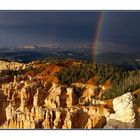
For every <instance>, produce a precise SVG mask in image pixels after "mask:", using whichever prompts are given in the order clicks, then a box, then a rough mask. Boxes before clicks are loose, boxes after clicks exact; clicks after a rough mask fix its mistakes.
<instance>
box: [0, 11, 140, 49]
mask: <svg viewBox="0 0 140 140" xmlns="http://www.w3.org/2000/svg"><path fill="white" fill-rule="evenodd" d="M102 12H103V11H0V47H14V46H15V47H16V46H19V45H27V44H46V43H59V42H65V43H69V42H70V43H82V42H83V43H85V42H89V43H92V42H93V40H94V38H95V36H96V34H97V32H98V30H99V29H98V28H101V29H100V33H99V35H100V37H99V40H98V43H99V44H100V48H101V49H102V48H103V50H105V49H108V50H111V49H112V50H113V49H114V48H115V49H114V50H116V47H117V48H118V50H120V51H121V50H124V51H125V50H130V51H132V50H133V51H137V50H140V11H137V12H130V11H127V12H126V11H125V12H124V11H104V17H103V21H102V23H101V26H100V27H98V21H99V17H100V16H101V13H102Z"/></svg>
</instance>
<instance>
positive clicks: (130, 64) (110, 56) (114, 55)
mask: <svg viewBox="0 0 140 140" xmlns="http://www.w3.org/2000/svg"><path fill="white" fill-rule="evenodd" d="M96 60H97V63H102V64H112V65H116V66H119V67H123V68H125V69H129V70H132V69H140V65H139V63H138V62H137V61H136V60H135V58H134V56H133V55H131V54H130V53H129V54H127V53H118V52H107V53H101V54H98V55H97V57H96Z"/></svg>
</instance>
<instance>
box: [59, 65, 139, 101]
mask: <svg viewBox="0 0 140 140" xmlns="http://www.w3.org/2000/svg"><path fill="white" fill-rule="evenodd" d="M56 76H57V77H58V79H59V80H60V81H61V83H62V84H66V85H71V84H72V83H74V82H82V83H85V82H87V81H88V80H89V79H90V78H91V77H94V76H98V77H99V81H98V84H101V85H103V84H104V83H105V81H107V80H110V81H111V85H112V86H111V88H110V89H109V90H108V91H106V92H105V93H104V94H103V96H102V99H110V98H114V97H116V96H119V95H122V94H124V93H126V92H133V91H135V90H137V89H139V88H140V70H134V71H125V70H123V69H121V68H117V67H113V66H112V65H103V64H100V65H99V64H96V65H93V64H91V63H86V62H85V63H81V64H79V65H73V66H70V67H66V68H63V69H61V71H60V72H58V73H57V75H56Z"/></svg>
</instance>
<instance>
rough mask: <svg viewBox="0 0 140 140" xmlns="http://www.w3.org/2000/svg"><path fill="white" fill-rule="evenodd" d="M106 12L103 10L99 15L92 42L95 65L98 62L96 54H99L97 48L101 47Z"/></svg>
mask: <svg viewBox="0 0 140 140" xmlns="http://www.w3.org/2000/svg"><path fill="white" fill-rule="evenodd" d="M104 14H105V13H104V12H101V13H100V15H99V18H98V20H97V25H96V32H95V35H94V39H93V43H92V56H93V64H94V65H95V64H96V54H97V49H98V47H99V40H100V33H101V30H102V24H103V20H104Z"/></svg>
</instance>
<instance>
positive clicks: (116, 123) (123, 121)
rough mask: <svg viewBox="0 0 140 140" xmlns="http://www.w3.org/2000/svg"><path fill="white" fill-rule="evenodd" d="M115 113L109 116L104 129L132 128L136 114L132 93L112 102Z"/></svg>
mask: <svg viewBox="0 0 140 140" xmlns="http://www.w3.org/2000/svg"><path fill="white" fill-rule="evenodd" d="M113 109H114V111H115V113H113V114H110V116H109V117H108V119H107V124H106V125H105V127H104V128H134V127H135V122H136V112H135V105H134V97H133V95H132V93H130V92H129V93H126V94H124V95H122V96H120V97H117V98H115V99H114V100H113Z"/></svg>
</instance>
